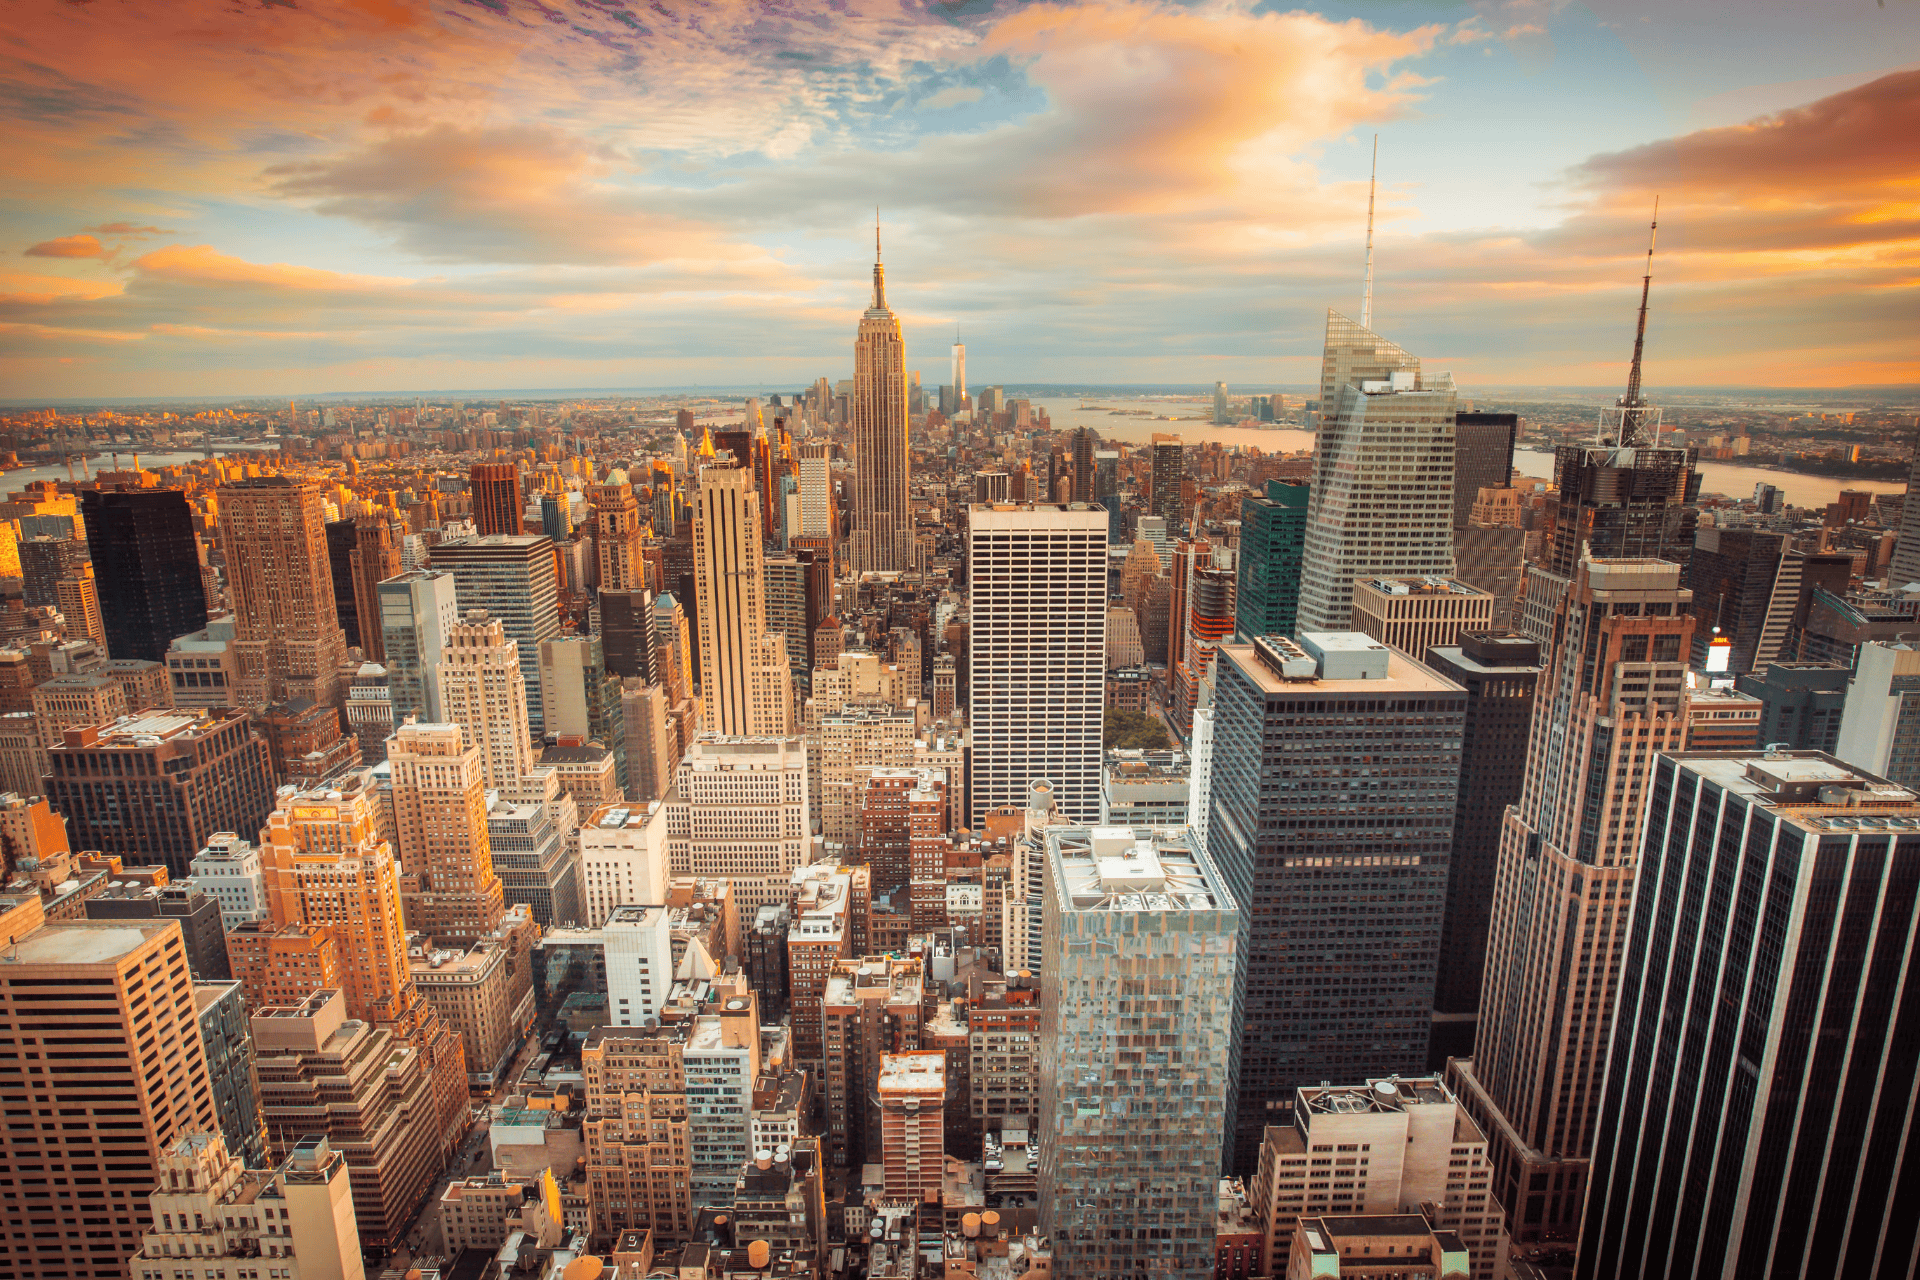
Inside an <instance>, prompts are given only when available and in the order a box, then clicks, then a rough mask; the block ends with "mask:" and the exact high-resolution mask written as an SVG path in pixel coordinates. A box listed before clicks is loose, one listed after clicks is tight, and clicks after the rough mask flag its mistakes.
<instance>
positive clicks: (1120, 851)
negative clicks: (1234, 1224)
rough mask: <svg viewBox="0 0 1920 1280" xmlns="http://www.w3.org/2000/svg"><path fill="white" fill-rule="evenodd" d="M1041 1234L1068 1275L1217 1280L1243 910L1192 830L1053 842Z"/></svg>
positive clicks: (1089, 835) (1090, 833) (1135, 831)
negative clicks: (1223, 1155) (1218, 1224)
mask: <svg viewBox="0 0 1920 1280" xmlns="http://www.w3.org/2000/svg"><path fill="white" fill-rule="evenodd" d="M1044 837H1045V845H1046V859H1047V875H1046V892H1045V902H1044V906H1043V909H1042V915H1041V933H1042V937H1043V943H1042V954H1043V955H1044V956H1045V964H1044V967H1043V969H1042V971H1041V978H1040V1009H1041V1012H1040V1055H1039V1061H1040V1099H1039V1104H1038V1106H1039V1111H1038V1116H1037V1118H1036V1123H1035V1127H1036V1129H1037V1130H1038V1133H1037V1134H1036V1145H1037V1147H1038V1149H1039V1156H1040V1172H1039V1193H1040V1226H1041V1230H1042V1231H1043V1232H1045V1233H1046V1234H1047V1235H1048V1236H1050V1237H1051V1238H1052V1240H1053V1264H1054V1274H1056V1275H1062V1276H1087V1277H1093V1276H1123V1275H1154V1276H1163V1277H1179V1278H1181V1280H1210V1278H1211V1277H1212V1276H1213V1274H1214V1243H1215V1242H1214V1220H1215V1216H1216V1214H1217V1211H1218V1207H1219V1193H1218V1185H1219V1178H1220V1167H1221V1161H1220V1157H1221V1145H1222V1139H1223V1137H1224V1135H1225V1131H1226V1130H1225V1125H1226V1122H1227V1078H1228V1064H1229V1059H1230V1058H1231V1054H1232V1047H1231V1043H1230V1036H1231V1017H1230V1014H1231V1010H1232V1005H1233V991H1234V980H1235V965H1236V958H1235V951H1236V937H1237V935H1238V933H1239V928H1240V910H1239V905H1238V903H1237V900H1236V899H1235V898H1234V896H1233V894H1232V892H1231V891H1230V890H1229V889H1228V888H1227V886H1226V883H1225V881H1224V878H1223V877H1222V876H1221V874H1220V872H1219V869H1218V868H1217V867H1215V866H1214V864H1213V863H1212V862H1211V861H1210V860H1209V859H1208V858H1207V856H1206V855H1205V854H1204V853H1202V852H1200V851H1199V850H1198V849H1196V848H1195V847H1194V844H1193V841H1192V839H1191V837H1190V834H1189V832H1188V831H1187V829H1186V828H1184V827H1173V828H1133V827H1092V828H1088V827H1070V826H1062V827H1051V828H1047V829H1046V830H1045V832H1044Z"/></svg>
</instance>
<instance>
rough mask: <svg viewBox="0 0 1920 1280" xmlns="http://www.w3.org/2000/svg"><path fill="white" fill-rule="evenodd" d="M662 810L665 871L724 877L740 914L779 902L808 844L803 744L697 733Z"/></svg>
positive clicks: (810, 841)
mask: <svg viewBox="0 0 1920 1280" xmlns="http://www.w3.org/2000/svg"><path fill="white" fill-rule="evenodd" d="M666 808H667V865H668V867H669V870H670V872H671V874H673V875H676V876H723V877H725V878H726V879H728V880H730V881H732V882H733V891H734V894H735V896H736V898H737V900H738V902H739V904H740V910H741V911H742V912H743V913H744V912H747V911H752V910H756V909H758V908H759V907H761V906H763V905H765V904H769V903H776V904H777V903H784V902H785V901H786V900H787V895H788V885H789V882H790V881H791V878H792V876H793V873H794V872H795V871H797V870H799V869H800V868H801V867H803V866H805V865H806V864H807V862H808V860H809V857H810V854H811V850H812V845H813V839H812V832H811V830H810V821H809V808H808V797H807V752H806V747H805V744H804V742H803V741H802V740H801V739H799V738H778V737H770V738H760V737H750V738H740V737H719V736H710V735H703V736H702V737H700V738H697V739H695V741H694V743H693V747H692V749H691V750H690V751H689V752H688V753H687V756H686V758H685V759H683V760H682V761H681V762H680V774H679V777H678V779H677V780H676V782H675V784H674V790H673V793H672V794H671V795H670V796H669V797H668V798H667V802H666Z"/></svg>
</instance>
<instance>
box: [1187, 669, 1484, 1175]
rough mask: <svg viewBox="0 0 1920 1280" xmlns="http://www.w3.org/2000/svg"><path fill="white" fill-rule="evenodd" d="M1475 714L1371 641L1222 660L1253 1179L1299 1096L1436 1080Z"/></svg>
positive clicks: (1221, 813) (1219, 788)
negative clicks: (1410, 1079)
mask: <svg viewBox="0 0 1920 1280" xmlns="http://www.w3.org/2000/svg"><path fill="white" fill-rule="evenodd" d="M1466 701H1467V694H1466V691H1465V690H1464V689H1462V688H1461V687H1460V686H1459V685H1457V684H1455V683H1454V682H1453V681H1452V680H1449V679H1447V678H1446V677H1445V676H1442V675H1440V674H1438V673H1436V672H1434V671H1432V670H1430V669H1428V668H1427V667H1424V666H1422V665H1420V664H1419V663H1418V662H1416V661H1414V660H1413V659H1411V658H1409V657H1407V656H1406V655H1405V654H1402V653H1400V652H1398V651H1397V650H1393V649H1389V648H1387V647H1386V646H1385V645H1382V644H1380V643H1379V642H1378V641H1376V640H1373V639H1370V638H1369V637H1367V636H1363V635H1359V634H1357V633H1355V632H1337V633H1328V632H1303V633H1302V634H1301V635H1300V636H1299V637H1298V639H1297V641H1295V640H1288V639H1286V638H1285V637H1283V636H1271V637H1263V638H1261V639H1259V640H1255V641H1254V642H1253V643H1252V644H1251V645H1225V646H1223V647H1222V648H1221V650H1220V663H1219V670H1218V674H1217V677H1216V681H1215V696H1214V705H1213V745H1212V762H1211V770H1212V781H1213V788H1212V804H1211V810H1210V812H1209V813H1208V815H1207V849H1208V852H1209V853H1211V854H1212V856H1213V858H1214V861H1215V862H1216V863H1218V864H1219V866H1220V868H1221V871H1222V873H1223V874H1224V875H1225V877H1226V881H1227V884H1228V886H1229V887H1230V888H1231V889H1232V890H1233V893H1234V897H1235V898H1236V900H1238V901H1241V902H1244V903H1246V904H1247V911H1246V914H1244V915H1243V916H1242V936H1241V959H1242V964H1243V965H1244V977H1243V979H1242V980H1241V981H1242V985H1241V988H1240V990H1239V991H1238V992H1237V993H1236V997H1235V1007H1234V1011H1233V1019H1232V1020H1233V1023H1234V1033H1233V1038H1234V1040H1235V1042H1236V1043H1237V1044H1238V1045H1239V1054H1238V1059H1237V1062H1236V1065H1235V1075H1234V1078H1235V1080H1236V1081H1237V1093H1236V1096H1235V1100H1234V1110H1233V1111H1232V1112H1231V1113H1230V1114H1231V1115H1232V1122H1231V1124H1232V1128H1231V1132H1230V1135H1229V1136H1230V1139H1231V1141H1232V1142H1233V1143H1234V1147H1233V1152H1232V1160H1231V1168H1232V1169H1233V1170H1234V1171H1235V1172H1237V1173H1239V1174H1240V1175H1241V1176H1246V1175H1249V1174H1251V1173H1253V1171H1254V1166H1255V1163H1256V1161H1257V1160H1258V1158H1259V1148H1260V1135H1261V1131H1262V1130H1263V1129H1264V1128H1265V1127H1266V1126H1267V1125H1270V1124H1285V1123H1288V1122H1289V1121H1290V1120H1291V1119H1292V1117H1291V1115H1290V1112H1291V1111H1292V1108H1293V1105H1294V1090H1295V1089H1296V1088H1298V1087H1299V1086H1301V1085H1303V1084H1317V1083H1318V1082H1320V1081H1322V1080H1337V1079H1341V1078H1343V1077H1344V1078H1349V1079H1350V1078H1352V1076H1353V1075H1355V1074H1356V1073H1361V1072H1365V1071H1368V1070H1376V1071H1388V1072H1396V1073H1399V1074H1403V1075H1412V1074H1417V1073H1418V1072H1420V1071H1422V1070H1424V1069H1425V1066H1426V1060H1427V1039H1428V1034H1429V1030H1430V1018H1431V1011H1432V1008H1433V989H1434V981H1435V977H1436V975H1437V972H1438V968H1439V953H1440V929H1441V924H1442V921H1443V919H1444V916H1445V899H1446V891H1447V859H1448V857H1449V855H1450V853H1451V851H1452V847H1453V822H1454V806H1455V803H1456V800H1457V790H1458V784H1459V778H1460V750H1461V734H1462V731H1463V729H1464V727H1465V719H1466ZM1382 895H1391V898H1392V901H1393V907H1392V910H1391V911H1383V910H1382V908H1381V907H1380V906H1379V905H1378V904H1379V903H1380V902H1381V901H1382Z"/></svg>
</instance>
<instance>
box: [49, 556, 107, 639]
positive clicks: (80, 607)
mask: <svg viewBox="0 0 1920 1280" xmlns="http://www.w3.org/2000/svg"><path fill="white" fill-rule="evenodd" d="M53 597H54V606H55V607H56V608H58V609H59V610H60V616H61V617H63V618H65V619H66V621H67V638H68V639H69V640H81V639H85V640H91V641H93V642H94V643H95V644H97V645H99V646H101V648H103V649H104V648H105V647H106V643H107V632H106V628H105V626H104V625H102V623H101V621H100V590H99V587H98V586H97V585H96V584H95V582H94V578H93V566H92V565H91V564H77V565H74V566H73V567H72V568H71V569H68V570H67V571H66V572H65V573H63V574H61V575H60V577H59V579H58V580H57V581H56V582H55V583H54V584H53Z"/></svg>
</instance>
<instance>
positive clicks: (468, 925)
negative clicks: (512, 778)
mask: <svg viewBox="0 0 1920 1280" xmlns="http://www.w3.org/2000/svg"><path fill="white" fill-rule="evenodd" d="M387 765H388V767H389V769H391V771H392V777H393V827H394V840H395V846H396V852H397V853H398V854H399V855H400V861H401V864H402V865H403V866H404V867H405V868H406V874H405V875H404V876H403V877H402V892H403V893H404V894H405V896H406V914H407V924H408V926H409V927H410V928H411V929H413V930H416V931H419V932H422V933H429V934H432V935H433V936H434V937H435V938H440V939H447V940H455V941H470V940H472V939H475V938H479V937H482V936H484V935H486V934H489V933H492V932H493V931H494V929H496V928H497V927H498V926H499V924H500V915H501V912H502V910H503V909H504V907H503V903H502V895H501V888H500V880H499V877H498V876H496V875H495V874H494V871H493V846H492V843H491V841H490V840H489V838H488V831H487V781H486V769H485V764H484V763H483V760H482V756H481V750H480V747H479V744H477V743H472V742H469V741H468V739H467V737H466V734H465V732H464V731H463V729H462V726H460V725H458V724H407V725H402V726H400V728H399V730H398V731H397V732H396V733H395V734H394V735H393V741H392V743H391V744H390V745H389V747H388V749H387Z"/></svg>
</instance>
